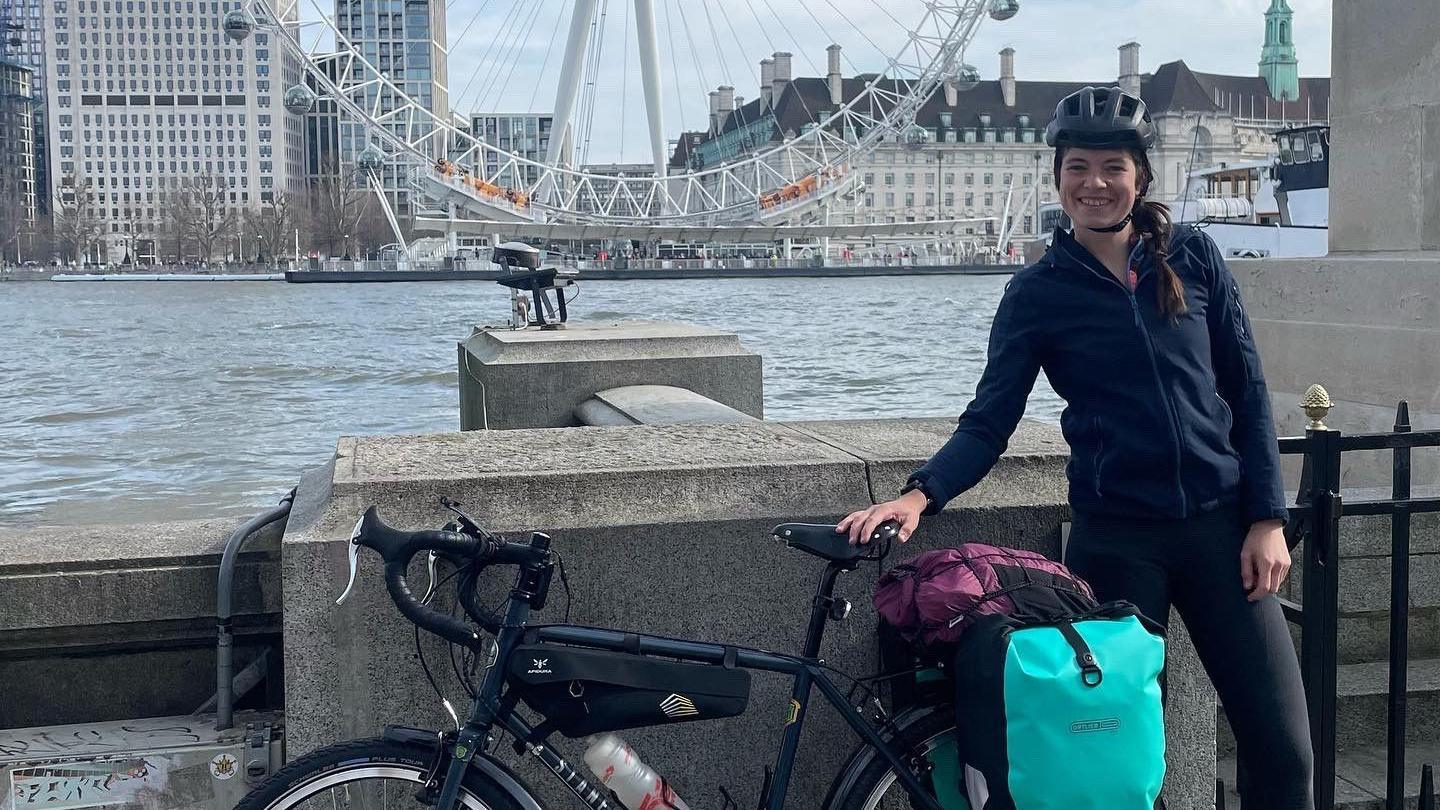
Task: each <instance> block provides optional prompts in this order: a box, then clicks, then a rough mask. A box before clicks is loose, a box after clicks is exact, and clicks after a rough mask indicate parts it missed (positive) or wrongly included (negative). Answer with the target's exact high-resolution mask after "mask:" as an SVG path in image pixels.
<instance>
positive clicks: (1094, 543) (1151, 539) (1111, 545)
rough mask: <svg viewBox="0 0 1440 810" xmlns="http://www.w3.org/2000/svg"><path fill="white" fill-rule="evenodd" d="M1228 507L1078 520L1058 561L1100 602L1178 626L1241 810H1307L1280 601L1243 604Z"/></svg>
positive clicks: (1299, 702)
mask: <svg viewBox="0 0 1440 810" xmlns="http://www.w3.org/2000/svg"><path fill="white" fill-rule="evenodd" d="M1247 529H1248V526H1246V525H1245V523H1244V521H1243V519H1242V518H1241V517H1240V515H1239V513H1238V511H1237V510H1236V509H1234V508H1221V509H1218V510H1216V511H1214V512H1208V513H1205V514H1202V515H1198V516H1196V517H1193V518H1189V519H1186V520H1129V519H1117V518H1108V517H1106V518H1101V517H1095V516H1085V515H1079V514H1077V515H1076V516H1075V519H1074V524H1073V526H1072V528H1071V532H1070V542H1069V546H1068V548H1067V549H1066V552H1065V562H1066V564H1067V565H1068V566H1069V567H1070V569H1071V570H1072V571H1074V572H1075V573H1076V574H1078V575H1080V576H1081V577H1083V578H1084V579H1085V580H1087V581H1088V582H1089V583H1090V585H1091V587H1093V588H1094V589H1095V595H1096V597H1097V598H1099V599H1100V600H1101V601H1108V600H1112V599H1125V600H1128V601H1130V602H1133V603H1134V604H1135V606H1136V607H1138V608H1139V609H1140V612H1141V613H1144V614H1145V615H1146V616H1147V617H1149V618H1151V619H1153V620H1155V621H1156V622H1159V623H1160V624H1162V625H1164V624H1166V623H1167V622H1168V620H1169V618H1170V606H1171V605H1172V604H1173V605H1174V606H1175V608H1176V609H1177V610H1178V611H1179V613H1180V616H1181V618H1183V619H1184V620H1185V627H1186V629H1188V630H1189V631H1190V638H1191V639H1192V640H1193V641H1194V642H1195V650H1196V652H1198V653H1199V655H1200V661H1201V663H1203V664H1204V665H1205V671H1206V672H1207V673H1209V675H1210V680H1211V682H1213V683H1214V684H1215V691H1216V693H1217V694H1218V695H1219V696H1220V703H1221V705H1223V706H1224V707H1225V716H1226V717H1227V718H1228V719H1229V721H1230V727H1231V729H1232V730H1233V731H1234V732H1235V742H1236V748H1237V755H1238V756H1239V757H1240V760H1241V762H1242V763H1243V764H1244V767H1245V770H1246V779H1247V782H1248V784H1247V785H1246V791H1245V792H1246V794H1247V795H1245V796H1242V797H1241V799H1242V802H1243V804H1244V807H1245V808H1246V810H1252V808H1254V809H1256V810H1258V808H1265V810H1314V799H1313V796H1312V794H1313V789H1312V787H1313V786H1312V776H1311V774H1312V771H1313V767H1314V766H1313V759H1312V752H1311V747H1310V722H1309V718H1308V715H1307V713H1306V709H1305V692H1304V688H1303V686H1302V685H1301V681H1300V665H1299V662H1298V661H1297V660H1296V657H1295V647H1294V645H1293V644H1292V643H1291V640H1290V633H1289V630H1288V628H1287V626H1286V622H1285V616H1284V614H1283V613H1282V612H1281V609H1280V603H1279V602H1278V601H1277V600H1276V599H1275V598H1274V597H1270V598H1267V599H1263V600H1261V601H1259V602H1250V601H1247V600H1246V598H1245V590H1244V587H1243V586H1242V585H1241V582H1240V549H1241V547H1242V546H1243V544H1244V542H1245V534H1246V531H1247Z"/></svg>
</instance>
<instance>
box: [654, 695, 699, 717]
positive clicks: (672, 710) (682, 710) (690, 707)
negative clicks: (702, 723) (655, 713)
mask: <svg viewBox="0 0 1440 810" xmlns="http://www.w3.org/2000/svg"><path fill="white" fill-rule="evenodd" d="M660 711H662V712H664V713H665V716H666V717H669V718H671V719H672V720H674V719H678V718H681V717H699V716H700V710H699V709H697V708H695V702H694V701H692V700H691V699H690V698H687V697H685V696H684V695H671V696H670V697H667V698H665V699H664V700H662V701H660Z"/></svg>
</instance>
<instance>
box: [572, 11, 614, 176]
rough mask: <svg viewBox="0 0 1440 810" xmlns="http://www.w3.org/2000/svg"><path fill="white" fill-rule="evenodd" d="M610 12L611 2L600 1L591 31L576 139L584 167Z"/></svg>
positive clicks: (592, 126)
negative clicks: (578, 132)
mask: <svg viewBox="0 0 1440 810" xmlns="http://www.w3.org/2000/svg"><path fill="white" fill-rule="evenodd" d="M609 11H610V0H600V16H599V18H598V19H597V20H596V21H595V24H594V25H593V26H592V27H591V29H590V38H591V43H590V63H589V64H588V65H587V66H586V68H585V92H584V96H583V97H582V104H581V107H580V109H581V114H580V121H581V124H580V131H581V135H580V136H579V137H578V138H577V139H576V140H578V141H579V142H580V143H579V146H578V150H579V153H580V154H579V159H578V161H577V162H578V165H581V166H584V165H585V164H586V163H587V162H588V161H589V160H590V134H591V133H592V132H593V131H594V128H595V110H596V107H597V106H598V105H597V104H596V103H595V95H596V90H597V80H598V78H599V75H600V61H601V59H602V58H604V55H605V21H606V15H607V14H608V13H609Z"/></svg>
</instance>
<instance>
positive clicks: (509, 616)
mask: <svg viewBox="0 0 1440 810" xmlns="http://www.w3.org/2000/svg"><path fill="white" fill-rule="evenodd" d="M853 567H854V563H853V562H851V563H849V564H848V566H847V564H844V563H831V564H829V565H828V566H827V567H826V569H825V573H824V575H823V576H822V578H821V580H820V585H819V587H818V589H817V592H816V595H815V599H814V602H813V603H812V606H811V611H810V623H809V627H808V629H807V631H806V634H805V646H804V652H803V653H802V654H801V655H800V656H798V657H797V656H784V655H778V654H776V653H771V652H766V651H763V650H757V649H751V648H747V647H737V646H731V645H724V644H714V643H707V642H698V641H681V640H677V639H669V638H661V637H657V636H647V635H636V634H627V633H624V632H622V631H619V630H608V629H600V628H593V627H581V626H576V625H537V626H535V627H527V626H526V621H527V620H528V619H529V616H530V602H529V600H530V598H531V596H532V595H533V594H534V593H535V591H534V588H535V587H539V583H540V572H539V571H538V570H535V569H528V568H525V569H522V571H521V573H520V576H519V578H518V580H517V583H516V586H515V588H514V589H512V590H511V592H510V600H509V603H508V605H507V607H506V616H505V623H504V626H503V627H502V628H501V631H500V633H499V635H498V636H497V640H496V643H497V645H498V649H497V652H496V655H495V660H494V662H493V663H492V664H491V665H490V667H489V668H488V669H487V670H486V672H485V677H484V681H483V682H482V684H481V686H480V689H479V692H478V694H477V696H476V699H475V702H474V704H473V705H472V708H471V713H470V717H469V719H468V721H467V722H466V723H465V725H464V726H463V727H462V728H461V729H460V732H459V734H458V736H457V738H456V743H455V748H454V753H453V756H452V757H451V761H450V764H449V768H448V770H447V772H446V775H445V782H444V784H443V787H442V789H441V793H440V797H439V802H438V803H437V805H436V810H451V809H452V808H454V807H455V799H456V797H457V796H458V793H459V786H460V782H461V779H462V778H463V776H464V773H465V768H466V767H467V766H468V764H469V762H470V760H471V759H472V758H473V757H474V756H475V754H476V753H478V752H479V751H480V750H481V749H482V748H483V747H484V745H485V743H486V741H487V739H488V736H489V732H490V730H491V729H492V728H493V727H494V726H496V725H500V726H501V727H502V728H504V730H505V731H507V732H509V733H510V734H512V735H514V736H515V738H516V739H517V740H525V739H527V738H528V736H529V735H530V733H531V731H533V727H532V726H530V724H529V723H527V722H526V721H525V719H524V718H522V717H520V716H519V715H517V714H516V713H515V712H514V710H513V709H509V708H506V707H504V706H502V701H501V694H502V692H503V691H504V686H505V674H506V672H507V671H508V668H509V667H508V664H509V660H510V655H511V654H512V653H513V651H514V649H515V647H516V646H517V645H518V644H519V643H520V642H521V640H522V638H524V637H526V636H527V635H533V636H534V637H535V638H537V639H538V640H540V641H550V642H555V643H560V644H568V645H572V646H576V647H586V648H591V649H601V650H613V651H625V650H629V651H632V652H634V651H636V644H635V639H636V638H638V639H639V645H638V651H639V653H640V654H648V655H658V656H665V657H669V658H676V659H680V660H684V661H691V662H697V663H705V664H714V665H722V664H723V663H724V662H725V661H726V659H727V657H730V656H733V661H734V665H735V666H736V667H740V668H743V669H749V670H758V671H762V672H776V673H782V674H786V675H791V676H792V677H793V678H794V688H793V690H792V691H791V703H790V716H789V718H788V720H787V721H786V724H785V734H784V737H783V738H782V740H781V744H780V751H779V753H778V754H777V755H776V759H775V769H774V778H773V781H772V782H771V783H770V784H769V785H768V786H767V792H766V795H764V796H762V797H761V798H762V802H763V804H762V805H761V806H762V807H763V808H765V810H782V808H784V806H785V797H786V794H787V792H788V789H789V785H790V776H791V772H792V770H793V767H794V764H795V756H796V753H797V751H798V750H799V747H800V735H801V732H802V731H803V730H804V725H805V716H806V709H807V708H808V706H809V702H810V694H811V690H812V688H818V689H819V690H820V693H821V694H822V695H823V696H824V697H825V698H826V700H828V701H829V702H830V704H831V705H832V706H834V707H835V710H836V711H837V712H839V713H840V716H841V717H843V718H845V722H846V723H847V724H848V725H849V726H850V728H851V729H853V730H854V731H855V733H856V734H858V735H859V736H860V738H861V739H862V740H864V741H865V742H866V743H867V744H869V745H871V746H873V747H874V748H875V750H876V751H877V752H878V753H879V754H880V756H881V757H883V758H884V760H885V761H886V762H887V763H888V764H889V765H890V767H891V768H892V769H894V771H895V773H896V775H897V778H898V780H899V781H900V783H901V784H902V785H903V786H904V788H905V790H906V792H907V793H909V795H910V798H911V800H912V802H913V804H914V806H917V807H921V808H925V810H943V808H941V806H940V804H939V803H938V802H937V801H936V800H935V799H934V797H932V796H931V795H930V794H929V793H928V792H927V791H926V789H925V787H924V785H923V784H921V782H920V779H919V778H918V777H917V776H916V775H915V774H914V773H912V772H911V770H910V768H909V767H907V766H906V764H905V762H904V760H903V759H901V756H900V755H899V754H897V753H896V752H895V751H894V750H892V749H891V748H890V746H889V745H887V744H886V742H885V740H884V739H883V738H882V737H881V736H880V733H879V732H878V731H877V730H876V729H875V728H874V727H873V726H872V725H871V724H870V723H869V722H868V721H867V720H866V719H865V717H864V716H863V715H862V714H861V713H860V712H859V711H858V710H856V709H855V707H853V706H851V705H850V703H849V701H848V700H846V698H845V695H844V694H842V693H841V691H840V689H839V687H837V686H836V685H835V684H834V682H833V681H831V680H830V678H829V677H828V676H827V675H826V673H825V672H824V670H823V669H822V668H821V666H820V664H819V659H818V655H819V652H820V643H821V640H822V638H823V636H824V632H825V623H826V622H827V621H829V620H830V614H831V610H832V606H833V605H835V604H836V602H837V600H836V599H835V598H834V596H833V592H834V588H835V581H836V579H837V578H838V576H839V574H840V573H841V572H842V571H845V570H852V569H853ZM528 745H529V750H530V752H531V753H533V754H535V755H536V756H537V757H538V758H539V759H540V760H541V761H542V762H543V763H544V764H545V766H546V767H547V768H549V769H550V770H551V771H552V772H553V773H554V774H555V775H556V776H557V777H559V778H560V779H561V781H562V782H564V783H565V784H566V786H567V787H569V788H570V789H571V791H572V792H574V793H575V795H577V796H578V797H580V799H581V800H582V801H583V802H585V804H586V805H587V806H588V807H590V808H591V810H623V808H619V807H616V806H615V803H614V802H611V801H610V800H609V799H608V798H606V797H605V791H603V790H597V789H594V788H592V787H591V786H590V784H589V782H588V781H587V780H586V779H585V777H583V776H582V775H581V774H580V773H579V772H578V771H577V770H576V769H575V768H574V767H573V766H571V765H570V763H569V762H567V761H566V760H565V759H564V757H562V756H560V755H559V753H557V752H556V751H555V749H554V748H552V747H550V746H549V745H548V744H547V743H546V742H545V741H543V740H542V741H539V742H535V743H530V744H528Z"/></svg>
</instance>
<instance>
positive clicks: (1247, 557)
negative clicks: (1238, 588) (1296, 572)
mask: <svg viewBox="0 0 1440 810" xmlns="http://www.w3.org/2000/svg"><path fill="white" fill-rule="evenodd" d="M1289 573H1290V549H1289V547H1288V546H1286V545H1285V531H1284V524H1282V523H1281V522H1280V521H1278V520H1262V521H1260V522H1259V523H1255V524H1252V525H1251V526H1250V532H1249V533H1248V534H1246V535H1245V546H1244V548H1242V549H1241V550H1240V583H1241V584H1242V585H1244V586H1245V591H1246V593H1247V594H1248V595H1247V597H1246V598H1248V599H1249V600H1250V601H1251V602H1259V601H1260V600H1261V599H1264V598H1265V597H1267V596H1270V595H1272V594H1275V593H1278V592H1279V591H1280V586H1281V585H1282V584H1284V582H1285V577H1286V576H1287V575H1289Z"/></svg>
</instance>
